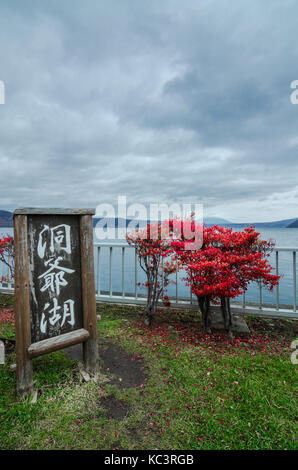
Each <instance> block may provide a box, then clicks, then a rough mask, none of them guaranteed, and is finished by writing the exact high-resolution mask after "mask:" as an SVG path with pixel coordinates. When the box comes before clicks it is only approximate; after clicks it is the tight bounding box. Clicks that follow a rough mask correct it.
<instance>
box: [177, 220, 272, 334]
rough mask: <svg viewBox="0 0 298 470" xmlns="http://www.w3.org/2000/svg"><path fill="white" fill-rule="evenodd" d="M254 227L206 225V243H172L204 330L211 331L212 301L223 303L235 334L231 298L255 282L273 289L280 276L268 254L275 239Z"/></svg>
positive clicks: (223, 311)
mask: <svg viewBox="0 0 298 470" xmlns="http://www.w3.org/2000/svg"><path fill="white" fill-rule="evenodd" d="M259 236H260V234H259V233H258V232H256V231H255V230H254V227H248V228H245V229H244V230H243V231H241V232H233V231H232V229H229V228H226V227H219V226H218V225H214V226H213V227H204V232H203V245H202V248H201V249H198V250H187V249H185V240H184V239H183V237H182V238H181V239H180V240H179V239H176V240H173V242H172V246H173V248H174V249H175V252H176V254H177V257H178V259H179V261H180V263H181V265H182V266H183V268H184V269H185V271H186V278H185V280H186V284H187V285H188V286H190V288H191V291H192V293H193V294H195V295H196V297H197V300H198V304H199V307H200V310H201V313H202V323H203V327H204V330H205V331H206V332H207V333H208V332H210V326H211V320H210V304H211V302H213V303H220V305H221V312H222V316H223V319H224V325H225V328H226V330H227V332H228V334H229V336H230V337H232V315H231V309H230V299H231V298H234V297H237V296H239V295H240V294H243V293H244V292H245V291H246V290H247V288H248V285H249V284H250V283H251V282H258V283H259V284H260V285H262V286H264V287H267V288H269V289H270V290H272V289H273V287H274V286H276V285H277V284H278V280H279V276H276V275H274V274H272V270H273V268H272V267H271V266H270V264H269V262H268V260H267V257H268V256H269V254H270V251H271V250H272V247H273V242H272V241H265V240H261V239H260V238H259Z"/></svg>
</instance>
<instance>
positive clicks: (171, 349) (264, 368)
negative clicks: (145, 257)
mask: <svg viewBox="0 0 298 470" xmlns="http://www.w3.org/2000/svg"><path fill="white" fill-rule="evenodd" d="M98 308H99V312H100V313H101V315H102V321H101V322H99V323H98V326H99V333H100V335H101V336H103V337H106V338H107V339H108V340H109V341H111V342H115V343H116V344H117V345H118V346H119V345H120V346H121V347H122V348H124V349H125V351H127V353H130V354H134V355H136V354H138V355H140V356H142V358H143V359H144V361H145V364H146V367H145V372H146V374H147V375H148V378H147V380H146V381H145V382H144V384H143V386H141V387H138V388H132V389H121V390H119V389H118V388H116V387H115V386H112V385H110V384H109V382H108V378H107V376H106V371H105V370H104V369H102V371H101V375H100V377H99V381H98V382H97V383H96V382H93V381H90V382H88V383H85V382H83V381H82V379H81V376H80V374H79V372H78V367H77V363H76V362H75V361H73V360H70V359H68V358H67V357H66V356H65V355H64V354H63V353H62V352H57V353H53V354H50V355H47V356H44V357H42V358H39V359H36V360H34V380H35V389H37V390H38V391H39V397H38V400H37V403H35V404H31V403H30V400H29V399H27V400H26V401H24V402H23V403H18V401H17V399H16V395H15V372H14V371H11V370H10V368H9V365H10V364H11V363H13V362H14V360H15V358H14V355H13V354H12V355H10V356H9V357H8V363H7V364H6V365H5V366H0V423H1V426H0V448H1V449H118V448H119V449H171V450H174V449H294V448H297V441H296V438H297V421H296V419H297V396H296V390H295V384H296V377H295V376H296V372H297V366H295V365H293V364H291V362H290V349H289V350H288V351H286V350H285V349H284V348H281V351H283V352H281V353H280V354H271V353H270V352H269V353H268V352H266V353H261V352H259V351H254V350H253V349H250V350H249V351H246V350H242V349H241V348H234V346H231V345H230V344H228V343H226V342H225V341H224V340H223V341H222V344H221V347H220V349H218V348H214V347H213V346H212V347H211V346H210V345H209V344H208V342H206V341H205V340H203V337H201V336H199V341H198V343H197V344H195V345H194V344H191V343H190V344H188V343H182V342H181V341H179V339H180V336H179V334H178V333H177V331H176V330H175V329H174V328H173V329H170V330H169V329H168V327H167V325H168V324H169V323H170V324H172V325H175V324H183V325H184V326H185V325H188V323H187V321H188V322H189V323H190V324H191V325H192V327H194V328H199V320H198V318H197V317H196V316H194V315H193V314H192V313H190V312H184V313H183V312H179V311H176V312H173V311H167V310H164V311H162V312H161V313H160V315H159V317H158V318H157V319H156V329H155V330H153V331H152V332H150V331H148V330H146V329H144V328H143V327H142V326H141V325H139V324H138V323H136V320H137V319H140V317H141V315H142V309H141V308H140V307H129V306H121V307H119V306H116V305H100V306H99V307H98ZM123 320H127V321H123ZM165 320H166V321H167V323H166V324H165V323H164V322H165ZM255 322H259V327H260V328H259V330H260V331H261V332H262V331H263V329H264V331H265V332H267V333H266V334H271V333H272V337H273V338H275V340H276V337H277V336H278V335H277V333H276V328H275V329H274V328H273V329H272V332H270V328H271V327H270V328H269V325H270V322H271V324H272V322H273V320H270V321H267V320H264V321H263V320H262V321H259V320H255V319H254V320H252V321H251V323H252V325H251V326H252V327H253V326H254V325H255ZM278 325H279V331H280V332H284V333H282V334H281V333H280V336H282V335H284V336H283V338H282V340H283V341H285V340H286V342H287V343H288V344H290V342H291V340H293V339H295V335H297V331H296V325H295V323H294V322H279V323H278ZM268 331H269V333H268ZM269 338H270V336H269ZM210 344H211V343H210ZM111 395H114V396H115V397H117V398H118V399H120V400H123V401H125V402H127V403H128V404H129V406H130V409H129V412H128V414H127V416H126V417H125V418H124V419H123V420H122V421H117V420H115V419H108V418H107V416H106V414H105V412H104V409H103V408H102V406H101V402H100V400H101V399H102V397H103V396H105V397H107V398H108V397H109V396H111Z"/></svg>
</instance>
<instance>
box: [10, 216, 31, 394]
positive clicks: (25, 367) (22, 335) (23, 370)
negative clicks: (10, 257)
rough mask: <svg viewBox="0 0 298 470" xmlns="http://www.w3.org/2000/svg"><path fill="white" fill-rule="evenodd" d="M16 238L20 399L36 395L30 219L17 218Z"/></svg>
mask: <svg viewBox="0 0 298 470" xmlns="http://www.w3.org/2000/svg"><path fill="white" fill-rule="evenodd" d="M14 239H15V295H14V311H15V316H16V318H15V326H16V377H17V393H18V395H19V397H20V398H23V397H24V396H25V395H26V394H31V393H32V392H33V369H32V361H31V359H30V358H29V354H28V348H29V346H30V344H31V330H30V293H29V291H30V289H29V258H28V236H27V216H26V215H15V216H14Z"/></svg>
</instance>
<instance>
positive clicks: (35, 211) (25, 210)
mask: <svg viewBox="0 0 298 470" xmlns="http://www.w3.org/2000/svg"><path fill="white" fill-rule="evenodd" d="M29 214H30V215H44V214H47V215H50V214H53V215H55V214H56V215H94V214H95V210H94V209H64V208H60V207H58V208H49V207H20V208H19V209H16V210H15V211H14V215H29Z"/></svg>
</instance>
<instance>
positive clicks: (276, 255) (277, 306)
mask: <svg viewBox="0 0 298 470" xmlns="http://www.w3.org/2000/svg"><path fill="white" fill-rule="evenodd" d="M278 270H279V266H278V250H276V253H275V271H276V275H277V276H278ZM276 310H279V285H277V286H276Z"/></svg>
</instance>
